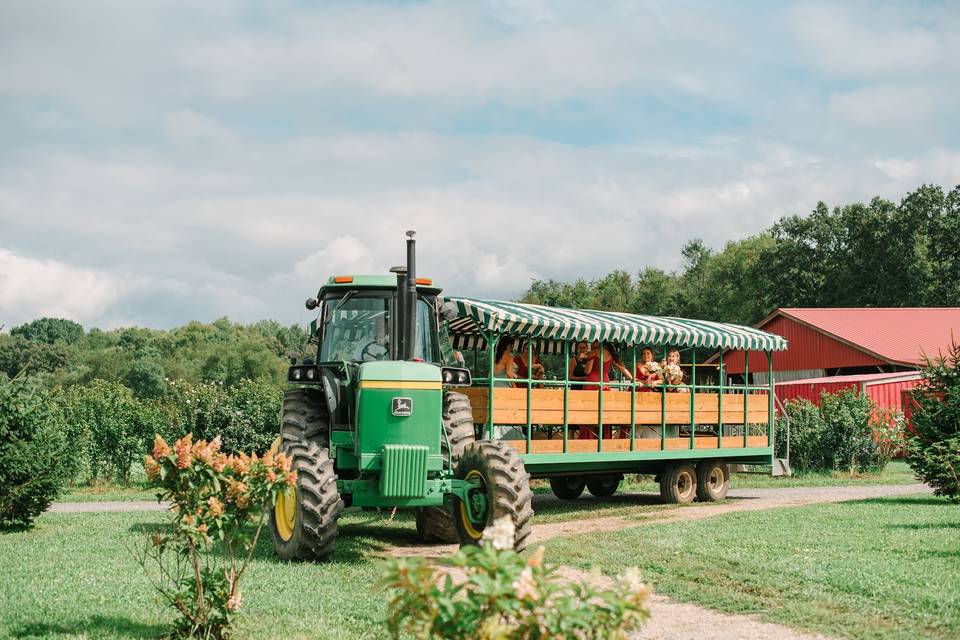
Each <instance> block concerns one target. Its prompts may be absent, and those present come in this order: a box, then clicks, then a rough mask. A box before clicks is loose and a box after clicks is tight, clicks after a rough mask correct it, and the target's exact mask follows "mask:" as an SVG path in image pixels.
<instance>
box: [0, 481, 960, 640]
mask: <svg viewBox="0 0 960 640" xmlns="http://www.w3.org/2000/svg"><path fill="white" fill-rule="evenodd" d="M582 502H584V503H588V502H593V501H587V500H584V501H582ZM641 506H642V505H641ZM691 508H696V507H691ZM634 512H635V513H636V515H638V516H641V515H643V509H641V510H639V511H637V510H636V508H635V510H634ZM577 513H578V512H577V511H574V512H568V513H567V517H571V516H575V515H576V514H577ZM579 513H581V514H582V511H581V512H579ZM543 515H545V516H546V517H550V513H549V512H548V513H546V514H543ZM388 516H389V512H388V511H383V512H380V513H375V512H361V511H357V510H350V511H347V512H346V513H345V515H344V516H343V518H342V519H341V523H342V525H343V526H342V532H341V538H340V540H339V542H338V547H337V551H336V553H335V555H334V557H333V560H332V562H330V563H327V564H285V563H282V562H279V561H278V560H276V558H275V557H274V556H273V553H272V550H271V548H270V547H271V545H270V541H269V537H267V536H265V537H264V538H263V539H261V541H260V544H259V545H258V549H257V552H256V554H255V557H254V562H253V564H252V566H251V569H250V572H249V573H248V574H247V576H246V577H245V579H244V583H243V593H244V608H243V610H242V612H241V615H240V616H238V618H237V638H240V639H244V638H308V637H309V638H334V639H346V638H384V637H386V634H385V632H384V630H383V616H384V611H385V606H386V599H387V594H386V593H383V592H378V591H377V590H376V589H375V588H374V584H375V583H376V582H377V580H378V579H379V578H380V575H381V571H382V566H383V565H382V560H381V559H380V558H379V556H378V553H379V552H381V551H383V550H384V549H386V548H387V547H388V546H391V545H397V544H401V545H402V544H416V540H415V532H414V527H413V522H412V517H411V515H410V514H407V513H399V514H398V515H397V517H396V518H394V519H392V520H391V519H389V517H388ZM164 519H165V516H164V514H162V513H158V512H150V513H137V512H134V513H88V514H45V515H43V516H41V517H40V518H39V519H38V521H37V525H36V527H35V528H34V529H33V530H30V531H22V532H7V533H0V575H2V576H3V580H0V638H32V637H60V638H68V637H97V638H99V637H108V638H141V637H154V638H155V637H157V636H159V635H161V634H163V633H164V632H165V631H167V630H169V625H170V623H171V621H172V619H173V616H172V613H171V612H170V611H168V610H167V608H166V607H165V606H164V605H162V604H161V603H160V601H159V599H158V597H157V596H156V595H155V594H154V593H153V591H152V590H151V589H150V587H149V586H148V584H147V582H146V580H145V578H144V577H143V576H142V575H141V572H140V568H139V567H138V565H137V563H136V561H135V560H134V559H133V557H132V555H131V553H130V552H129V550H128V549H129V547H130V545H132V544H135V543H136V541H137V540H138V539H139V538H138V537H139V534H138V533H137V530H138V527H139V526H141V525H148V526H149V525H155V524H158V523H161V522H163V521H164ZM547 546H548V555H547V558H548V560H549V561H551V562H554V563H562V564H569V565H572V566H577V567H581V568H584V569H590V568H593V567H598V568H600V569H601V570H603V571H604V572H606V573H609V574H615V573H618V572H619V571H620V570H622V568H624V567H626V566H630V565H636V566H639V567H641V568H642V569H643V571H644V572H645V575H646V576H647V578H648V579H649V580H651V581H653V582H654V583H655V585H656V590H657V591H658V592H660V593H664V594H667V595H670V596H673V597H675V598H677V599H679V600H688V601H693V602H698V603H701V604H703V605H706V606H710V607H714V608H718V609H723V610H727V611H733V612H748V613H756V614H759V615H760V616H761V617H763V618H765V619H767V620H771V621H776V622H781V623H785V624H789V625H791V626H795V627H799V628H805V629H810V630H814V631H820V632H824V633H828V634H834V635H839V636H846V637H852V638H881V637H883V638H887V637H889V638H910V640H916V639H920V638H945V637H960V580H958V576H960V507H957V506H956V505H951V504H949V503H947V502H946V501H943V500H940V499H936V498H932V497H929V496H916V497H914V496H911V497H905V498H891V499H878V500H868V501H861V502H855V503H840V504H826V505H814V506H808V507H800V508H790V509H776V510H769V511H759V512H744V513H734V514H727V515H725V516H719V517H715V518H709V519H705V520H699V521H691V522H682V523H675V524H669V525H647V526H641V527H634V528H630V529H626V530H623V531H619V532H613V533H610V532H608V533H603V534H590V535H589V536H577V537H574V538H570V539H554V540H552V541H550V542H548V544H547Z"/></svg>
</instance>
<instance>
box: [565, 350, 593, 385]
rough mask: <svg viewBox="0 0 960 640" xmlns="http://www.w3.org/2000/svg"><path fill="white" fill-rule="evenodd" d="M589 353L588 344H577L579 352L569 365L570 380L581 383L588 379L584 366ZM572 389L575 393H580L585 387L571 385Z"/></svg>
mask: <svg viewBox="0 0 960 640" xmlns="http://www.w3.org/2000/svg"><path fill="white" fill-rule="evenodd" d="M588 351H590V345H588V344H587V343H586V342H578V343H577V352H576V353H575V354H574V356H573V357H572V358H570V362H568V363H567V377H568V378H569V379H570V380H578V381H580V380H586V379H587V372H586V371H585V370H584V368H583V365H584V363H585V362H586V361H587V352H588ZM570 388H571V389H573V390H574V391H578V390H580V389H583V385H582V384H572V385H570Z"/></svg>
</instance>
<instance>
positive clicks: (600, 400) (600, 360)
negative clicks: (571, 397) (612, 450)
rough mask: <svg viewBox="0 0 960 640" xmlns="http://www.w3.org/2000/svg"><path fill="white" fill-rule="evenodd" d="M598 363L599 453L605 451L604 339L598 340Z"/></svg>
mask: <svg viewBox="0 0 960 640" xmlns="http://www.w3.org/2000/svg"><path fill="white" fill-rule="evenodd" d="M597 344H599V345H600V346H599V347H598V348H597V364H598V366H599V367H600V382H598V383H597V408H598V409H597V423H598V424H597V453H601V452H602V451H603V374H604V371H603V340H599V341H598V342H597Z"/></svg>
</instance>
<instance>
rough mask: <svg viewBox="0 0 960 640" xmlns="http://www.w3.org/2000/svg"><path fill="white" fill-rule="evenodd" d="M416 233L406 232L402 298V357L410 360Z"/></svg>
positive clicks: (414, 347)
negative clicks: (405, 261) (405, 260)
mask: <svg viewBox="0 0 960 640" xmlns="http://www.w3.org/2000/svg"><path fill="white" fill-rule="evenodd" d="M416 235H417V232H416V231H407V273H406V291H405V292H404V293H405V295H404V296H403V298H404V300H403V315H404V316H405V318H404V323H403V356H402V358H401V359H402V360H412V359H413V357H414V355H415V354H416V353H417V241H416V239H415V236H416Z"/></svg>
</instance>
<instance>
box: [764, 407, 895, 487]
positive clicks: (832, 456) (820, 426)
mask: <svg viewBox="0 0 960 640" xmlns="http://www.w3.org/2000/svg"><path fill="white" fill-rule="evenodd" d="M784 410H785V413H786V417H787V418H788V419H789V424H790V466H791V467H793V468H794V469H796V470H798V471H845V472H848V473H850V474H854V473H862V472H864V471H881V470H882V469H883V468H884V467H885V466H886V465H887V463H888V462H890V459H891V458H892V457H893V455H894V453H895V452H896V450H897V447H898V443H899V442H900V441H901V438H902V434H903V426H904V422H903V417H902V416H900V415H896V414H891V413H887V412H882V411H878V410H877V407H876V405H874V403H873V402H872V401H871V400H870V398H868V397H867V396H865V395H862V394H858V393H857V391H856V389H852V388H851V389H843V390H841V391H838V392H837V393H824V394H822V395H821V396H820V407H817V406H816V405H815V404H813V403H812V402H810V401H809V400H805V399H803V398H800V399H797V400H788V401H787V402H785V403H784ZM776 428H777V434H776V435H777V437H776V443H777V455H778V456H780V457H785V456H786V444H787V420H784V419H782V418H778V419H777V423H776Z"/></svg>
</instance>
